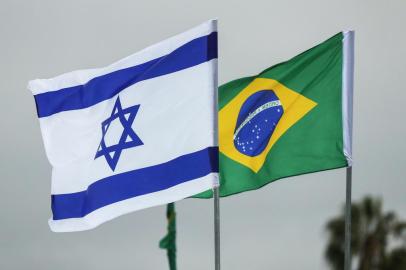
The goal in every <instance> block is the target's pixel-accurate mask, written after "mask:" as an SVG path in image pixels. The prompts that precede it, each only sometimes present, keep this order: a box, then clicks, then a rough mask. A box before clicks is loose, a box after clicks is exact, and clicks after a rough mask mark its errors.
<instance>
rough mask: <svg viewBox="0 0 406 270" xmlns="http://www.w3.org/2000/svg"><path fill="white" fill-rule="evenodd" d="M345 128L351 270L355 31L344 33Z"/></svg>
mask: <svg viewBox="0 0 406 270" xmlns="http://www.w3.org/2000/svg"><path fill="white" fill-rule="evenodd" d="M343 35H344V39H343V96H342V98H343V128H344V154H345V156H346V158H347V162H348V167H347V170H346V178H347V179H346V197H345V240H344V241H345V242H344V270H351V187H352V112H353V100H352V99H353V91H354V31H346V32H344V33H343Z"/></svg>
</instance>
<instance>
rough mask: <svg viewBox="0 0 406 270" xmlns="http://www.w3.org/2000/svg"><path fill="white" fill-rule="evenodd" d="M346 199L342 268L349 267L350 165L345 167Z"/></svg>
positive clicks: (348, 268) (348, 269) (346, 268)
mask: <svg viewBox="0 0 406 270" xmlns="http://www.w3.org/2000/svg"><path fill="white" fill-rule="evenodd" d="M346 174H347V181H346V199H345V244H344V252H345V253H344V269H345V270H350V269H351V186H352V167H351V166H350V167H347V173H346Z"/></svg>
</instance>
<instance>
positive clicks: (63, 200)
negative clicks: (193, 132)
mask: <svg viewBox="0 0 406 270" xmlns="http://www.w3.org/2000/svg"><path fill="white" fill-rule="evenodd" d="M212 172H218V148H217V147H209V148H206V149H204V150H200V151H198V152H194V153H191V154H187V155H183V156H180V157H178V158H176V159H173V160H171V161H168V162H166V163H163V164H159V165H155V166H151V167H147V168H143V169H138V170H134V171H130V172H125V173H121V174H117V175H113V176H109V177H107V178H104V179H101V180H99V181H97V182H94V183H93V184H91V185H90V186H89V187H88V189H87V190H85V191H81V192H76V193H69V194H58V195H52V212H53V219H54V220H60V219H67V218H80V217H84V216H86V215H87V214H89V213H91V212H93V211H95V210H96V209H99V208H101V207H103V206H106V205H109V204H112V203H116V202H119V201H122V200H126V199H130V198H134V197H137V196H141V195H145V194H149V193H152V192H157V191H161V190H165V189H168V188H170V187H173V186H176V185H179V184H181V183H184V182H187V181H190V180H193V179H196V178H200V177H203V176H206V175H208V174H210V173H212Z"/></svg>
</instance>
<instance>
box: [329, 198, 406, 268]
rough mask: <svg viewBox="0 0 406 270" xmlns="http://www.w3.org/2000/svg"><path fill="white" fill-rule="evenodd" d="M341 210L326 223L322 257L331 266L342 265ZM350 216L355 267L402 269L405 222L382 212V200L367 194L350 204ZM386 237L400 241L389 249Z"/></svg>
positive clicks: (404, 265) (405, 255) (405, 254)
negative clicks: (325, 238) (326, 239)
mask: <svg viewBox="0 0 406 270" xmlns="http://www.w3.org/2000/svg"><path fill="white" fill-rule="evenodd" d="M344 211H345V210H344ZM344 211H343V212H342V213H341V214H340V215H339V216H337V217H335V218H333V219H331V220H330V221H329V222H328V223H327V225H326V229H327V232H328V235H329V239H328V243H327V246H326V251H325V257H326V260H327V261H328V263H329V265H330V267H331V269H333V270H342V269H343V268H344V239H345V232H344V228H345V226H344V225H345V212H344ZM351 219H352V222H351V254H352V256H353V257H357V258H358V260H357V261H358V267H357V269H358V270H406V237H405V234H406V222H402V221H400V220H399V219H398V218H397V217H396V215H395V213H393V212H386V213H385V212H383V210H382V201H381V200H380V199H379V198H373V197H370V196H367V197H365V198H364V199H363V200H361V201H360V202H358V203H353V204H352V205H351ZM389 239H396V240H397V242H400V243H401V244H400V245H399V246H398V247H396V248H394V249H392V250H390V249H389V248H388V241H389Z"/></svg>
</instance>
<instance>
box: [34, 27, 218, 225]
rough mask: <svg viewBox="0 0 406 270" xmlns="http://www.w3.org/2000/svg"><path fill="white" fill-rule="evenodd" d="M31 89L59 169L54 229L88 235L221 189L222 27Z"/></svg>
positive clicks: (48, 151) (56, 172) (49, 152)
mask: <svg viewBox="0 0 406 270" xmlns="http://www.w3.org/2000/svg"><path fill="white" fill-rule="evenodd" d="M28 88H29V89H30V90H31V91H32V93H33V95H34V98H35V102H36V106H37V113H38V117H39V122H40V126H41V132H42V137H43V141H44V145H45V150H46V154H47V157H48V159H49V161H50V163H51V165H52V168H53V169H52V191H51V193H52V194H51V198H52V213H53V216H52V218H51V219H50V220H49V225H50V228H51V230H53V231H56V232H67V231H81V230H87V229H91V228H94V227H96V226H98V225H100V224H101V223H103V222H106V221H108V220H111V219H113V218H115V217H118V216H120V215H123V214H126V213H129V212H132V211H135V210H139V209H143V208H147V207H151V206H156V205H160V204H166V203H170V202H174V201H177V200H181V199H184V198H187V197H190V196H192V195H195V194H197V193H200V192H203V191H206V190H208V189H211V188H212V187H213V186H214V185H217V183H218V153H217V151H218V148H217V140H216V139H215V136H216V130H217V127H216V126H215V123H216V119H215V117H217V116H216V115H217V110H216V91H217V27H216V21H208V22H206V23H204V24H202V25H199V26H197V27H195V28H193V29H191V30H189V31H187V32H184V33H182V34H179V35H177V36H174V37H172V38H169V39H167V40H165V41H163V42H160V43H158V44H155V45H153V46H151V47H148V48H146V49H144V50H142V51H140V52H138V53H136V54H133V55H131V56H129V57H126V58H124V59H122V60H120V61H118V62H116V63H114V64H112V65H109V66H107V67H104V68H100V69H88V70H79V71H74V72H70V73H66V74H63V75H60V76H57V77H55V78H52V79H37V80H33V81H30V82H29V86H28Z"/></svg>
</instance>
